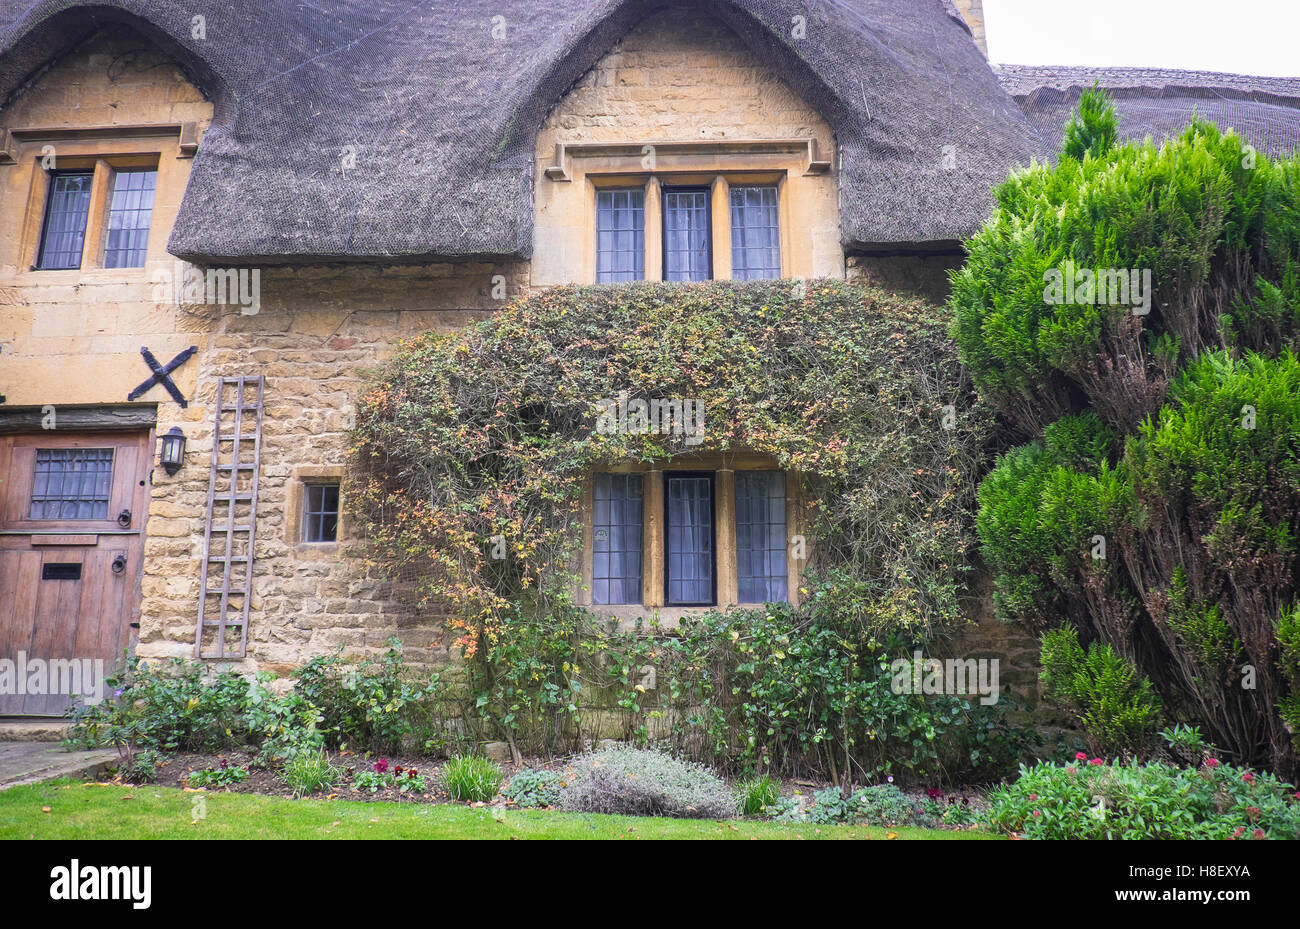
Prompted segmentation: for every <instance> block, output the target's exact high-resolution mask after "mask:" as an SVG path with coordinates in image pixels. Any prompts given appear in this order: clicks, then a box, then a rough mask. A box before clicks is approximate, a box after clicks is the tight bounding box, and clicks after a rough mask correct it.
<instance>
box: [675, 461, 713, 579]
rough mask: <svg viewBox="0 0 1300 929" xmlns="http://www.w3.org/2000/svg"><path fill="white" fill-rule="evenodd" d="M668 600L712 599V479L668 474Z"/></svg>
mask: <svg viewBox="0 0 1300 929" xmlns="http://www.w3.org/2000/svg"><path fill="white" fill-rule="evenodd" d="M666 483H667V487H666V491H667V496H668V534H667V536H668V537H667V548H668V552H667V554H668V559H667V561H668V563H667V569H668V603H669V604H674V605H686V604H710V603H712V602H713V594H714V587H713V482H712V481H711V480H710V479H709V478H708V477H701V476H695V475H691V476H682V477H677V476H672V475H669V476H667V481H666Z"/></svg>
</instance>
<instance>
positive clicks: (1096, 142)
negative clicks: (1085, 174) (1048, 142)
mask: <svg viewBox="0 0 1300 929" xmlns="http://www.w3.org/2000/svg"><path fill="white" fill-rule="evenodd" d="M1118 135H1119V123H1118V121H1117V120H1116V119H1115V102H1114V99H1113V98H1112V97H1111V95H1110V94H1109V93H1107V92H1106V91H1104V90H1101V89H1099V88H1098V87H1097V86H1095V85H1094V86H1093V87H1092V89H1090V90H1085V91H1084V92H1083V93H1081V94H1080V95H1079V107H1078V109H1077V110H1076V111H1075V112H1074V113H1073V114H1071V116H1070V120H1069V122H1067V123H1066V124H1065V141H1063V142H1062V143H1061V155H1062V156H1063V157H1065V158H1073V159H1075V160H1076V161H1082V160H1083V159H1084V156H1086V155H1087V156H1091V157H1093V158H1101V157H1103V156H1104V155H1106V154H1108V153H1109V152H1110V150H1111V149H1113V148H1114V147H1115V142H1116V139H1117V137H1118Z"/></svg>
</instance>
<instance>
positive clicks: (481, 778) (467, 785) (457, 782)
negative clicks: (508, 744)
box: [442, 755, 505, 803]
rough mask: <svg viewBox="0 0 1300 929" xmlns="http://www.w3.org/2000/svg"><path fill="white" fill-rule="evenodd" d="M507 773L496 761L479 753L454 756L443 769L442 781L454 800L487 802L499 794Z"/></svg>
mask: <svg viewBox="0 0 1300 929" xmlns="http://www.w3.org/2000/svg"><path fill="white" fill-rule="evenodd" d="M504 778H505V775H504V774H502V773H501V768H500V767H498V766H497V764H496V762H494V761H491V760H489V759H487V758H483V757H480V756H478V755H462V756H460V757H458V758H452V759H451V760H450V761H448V762H447V764H446V766H445V767H444V768H443V769H442V783H443V786H444V787H446V788H447V793H449V794H451V797H452V799H453V800H461V801H464V802H467V803H486V802H487V801H489V800H491V799H492V798H493V797H495V796H496V795H497V791H498V790H500V789H501V781H502V780H503V779H504Z"/></svg>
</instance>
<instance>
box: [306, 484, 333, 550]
mask: <svg viewBox="0 0 1300 929" xmlns="http://www.w3.org/2000/svg"><path fill="white" fill-rule="evenodd" d="M338 535H339V485H338V482H337V481H333V482H329V483H315V482H313V483H308V484H306V486H304V487H303V508H302V541H304V542H337V541H338Z"/></svg>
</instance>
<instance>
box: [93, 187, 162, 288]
mask: <svg viewBox="0 0 1300 929" xmlns="http://www.w3.org/2000/svg"><path fill="white" fill-rule="evenodd" d="M157 186H158V172H157V171H116V172H114V174H113V199H112V201H111V204H110V206H109V210H108V238H107V239H106V240H105V244H104V267H106V268H143V267H144V256H145V250H146V249H147V248H148V246H149V225H150V223H151V222H152V221H153V196H154V191H155V189H156V188H157Z"/></svg>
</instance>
